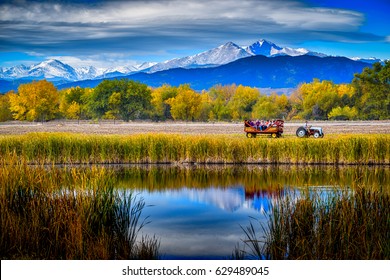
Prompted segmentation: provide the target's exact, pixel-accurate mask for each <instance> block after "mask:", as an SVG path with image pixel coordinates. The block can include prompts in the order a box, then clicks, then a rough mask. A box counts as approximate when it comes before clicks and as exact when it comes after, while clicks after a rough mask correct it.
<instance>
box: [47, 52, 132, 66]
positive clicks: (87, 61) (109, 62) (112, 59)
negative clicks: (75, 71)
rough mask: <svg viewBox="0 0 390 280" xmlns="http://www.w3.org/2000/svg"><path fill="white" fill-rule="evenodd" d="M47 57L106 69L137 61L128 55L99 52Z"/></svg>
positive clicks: (71, 64) (72, 63) (74, 64)
mask: <svg viewBox="0 0 390 280" xmlns="http://www.w3.org/2000/svg"><path fill="white" fill-rule="evenodd" d="M47 59H57V60H60V61H62V62H63V63H66V64H69V65H70V66H72V67H76V68H77V67H83V66H87V65H88V66H94V67H96V68H103V69H107V68H110V67H115V66H118V65H121V66H134V65H137V64H139V62H137V61H134V60H132V59H131V58H129V57H125V56H124V55H118V54H99V55H90V56H79V57H74V56H49V57H47Z"/></svg>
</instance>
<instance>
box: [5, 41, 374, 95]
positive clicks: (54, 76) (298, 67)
mask: <svg viewBox="0 0 390 280" xmlns="http://www.w3.org/2000/svg"><path fill="white" fill-rule="evenodd" d="M376 61H378V60H376V59H365V60H361V59H358V58H354V59H348V58H344V57H331V56H327V55H326V54H323V53H317V52H312V51H309V50H306V49H303V48H299V49H293V48H289V47H280V46H278V45H276V44H274V43H272V42H269V41H266V40H260V41H257V42H255V43H253V44H252V45H250V46H246V47H241V46H238V45H236V44H234V43H233V42H228V43H226V44H224V45H221V46H219V47H217V48H214V49H211V50H208V51H205V52H202V53H199V54H196V55H192V56H186V57H183V58H176V59H172V60H168V61H164V62H160V63H153V62H145V63H142V64H140V65H134V66H118V67H115V68H109V69H103V68H96V67H93V66H86V67H80V68H73V67H72V66H70V65H68V64H65V63H63V62H61V61H59V60H55V59H50V60H46V61H43V62H40V63H38V64H35V65H31V66H25V65H17V66H14V67H9V68H0V92H7V91H9V90H11V89H13V90H16V89H17V87H18V86H19V85H20V84H22V83H26V82H30V81H32V80H40V79H46V80H48V81H52V82H53V83H54V84H55V85H56V86H57V87H59V88H64V87H68V86H71V85H79V86H82V87H85V86H95V85H97V84H98V83H100V82H101V81H102V80H103V79H112V78H117V77H127V78H130V79H135V80H139V81H141V82H145V83H147V84H148V85H150V86H159V85H162V84H164V83H168V84H171V85H177V84H178V83H179V84H180V83H189V84H191V86H193V87H194V89H198V90H201V89H207V88H209V87H210V86H213V85H215V84H231V83H236V84H244V85H248V86H256V87H263V88H285V87H288V88H290V87H296V86H297V85H298V84H299V83H300V82H306V81H311V80H312V78H319V79H322V78H323V79H330V80H333V81H334V82H350V81H351V80H352V78H353V73H356V72H361V70H362V69H363V68H364V67H367V66H370V65H371V63H373V62H376ZM308 69H311V70H310V71H308ZM354 71H356V72H354ZM308 79H309V80H308Z"/></svg>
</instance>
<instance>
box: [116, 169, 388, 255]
mask: <svg viewBox="0 0 390 280" xmlns="http://www.w3.org/2000/svg"><path fill="white" fill-rule="evenodd" d="M110 168H111V167H110ZM114 170H115V173H116V174H117V176H119V177H120V179H119V183H118V188H122V189H126V190H129V189H131V190H133V191H134V192H135V193H136V194H137V195H138V197H140V198H143V199H144V201H145V203H146V205H147V207H145V208H144V210H143V213H142V217H143V218H146V219H147V221H149V223H148V224H147V225H146V226H145V227H144V228H143V229H142V231H141V232H142V234H143V235H145V234H146V235H149V236H155V237H157V238H158V239H159V240H160V250H159V251H160V253H161V258H162V259H226V258H230V257H231V255H232V253H233V250H234V248H235V246H237V244H239V243H240V242H241V243H242V240H243V239H245V234H244V231H243V229H242V227H246V226H248V225H249V223H250V221H251V220H253V218H255V219H257V220H259V221H260V222H263V223H265V222H266V217H267V216H268V214H269V211H270V207H271V206H270V205H272V204H273V203H274V202H275V201H277V200H278V199H279V198H281V197H283V196H286V195H289V193H290V192H291V191H294V190H298V191H299V190H300V189H307V188H310V189H311V188H313V189H317V190H320V191H321V192H324V191H325V192H326V190H329V189H333V188H346V187H347V188H353V187H357V186H363V187H365V188H376V189H378V188H380V189H385V190H386V191H390V185H389V184H390V171H389V168H388V167H378V166H377V167H368V166H365V167H362V166H344V167H334V166H310V165H309V166H290V165H281V166H280V165H254V166H252V165H244V166H237V165H231V166H229V165H228V166H225V165H222V166H218V165H217V166H215V165H214V166H170V165H168V166H164V165H162V166H161V165H145V166H143V165H138V166H119V167H115V168H114Z"/></svg>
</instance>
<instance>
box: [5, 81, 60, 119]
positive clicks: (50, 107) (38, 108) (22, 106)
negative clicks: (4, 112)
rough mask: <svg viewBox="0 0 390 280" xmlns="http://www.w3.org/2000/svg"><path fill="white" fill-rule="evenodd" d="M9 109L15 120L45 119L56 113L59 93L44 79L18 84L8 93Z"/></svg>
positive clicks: (53, 116)
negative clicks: (14, 89) (16, 90)
mask: <svg viewBox="0 0 390 280" xmlns="http://www.w3.org/2000/svg"><path fill="white" fill-rule="evenodd" d="M9 103H10V111H11V112H12V113H13V117H14V119H16V120H28V121H47V120H51V119H54V118H55V117H56V114H57V113H58V107H59V94H58V91H57V89H56V87H55V86H54V85H53V83H51V82H48V81H46V80H41V81H37V82H36V81H34V82H32V83H29V84H23V85H20V86H19V88H18V92H17V93H12V94H10V95H9Z"/></svg>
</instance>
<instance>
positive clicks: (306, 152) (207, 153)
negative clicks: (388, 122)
mask: <svg viewBox="0 0 390 280" xmlns="http://www.w3.org/2000/svg"><path fill="white" fill-rule="evenodd" d="M13 154H15V155H17V157H18V158H23V159H24V160H26V161H27V162H29V163H164V162H166V163H177V162H195V163H293V164H301V163H309V164H313V163H324V164H390V135H345V136H344V135H343V136H334V137H331V138H329V137H328V138H323V139H313V138H309V139H299V138H282V139H268V138H256V139H247V138H245V137H244V136H242V137H230V136H223V135H219V136H215V135H204V136H194V135H172V134H145V135H130V136H123V135H110V136H107V135H83V134H69V133H31V134H26V135H21V136H2V137H0V156H1V157H3V158H7V157H9V156H12V155H13Z"/></svg>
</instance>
